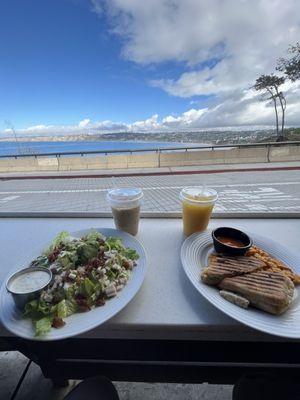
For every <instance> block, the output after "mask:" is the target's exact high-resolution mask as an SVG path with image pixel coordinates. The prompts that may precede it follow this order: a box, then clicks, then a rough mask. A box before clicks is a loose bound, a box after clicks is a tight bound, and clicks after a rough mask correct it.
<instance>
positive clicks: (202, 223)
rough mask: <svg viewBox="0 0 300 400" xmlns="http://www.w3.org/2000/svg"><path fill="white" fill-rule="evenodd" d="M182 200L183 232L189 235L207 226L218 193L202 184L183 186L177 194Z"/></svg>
mask: <svg viewBox="0 0 300 400" xmlns="http://www.w3.org/2000/svg"><path fill="white" fill-rule="evenodd" d="M179 197H180V199H181V201H182V218H183V231H184V234H185V235H187V236H189V235H191V234H192V233H194V232H201V231H204V230H205V229H206V228H207V225H208V223H209V220H210V216H211V213H212V210H213V208H214V205H215V202H216V201H217V199H218V193H217V192H216V191H215V190H214V189H210V188H206V187H204V186H191V187H185V188H183V189H182V190H181V192H180V195H179Z"/></svg>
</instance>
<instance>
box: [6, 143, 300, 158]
mask: <svg viewBox="0 0 300 400" xmlns="http://www.w3.org/2000/svg"><path fill="white" fill-rule="evenodd" d="M290 145H296V146H299V145H300V141H290V142H264V143H245V144H221V145H217V144H216V145H214V144H212V145H209V144H208V145H205V146H203V145H201V146H191V147H189V146H183V147H165V148H163V147H159V148H156V147H152V148H147V149H120V150H90V151H70V152H57V151H56V152H47V153H36V154H28V153H25V154H5V155H0V158H24V157H34V158H37V157H58V158H59V157H62V156H70V155H80V156H82V157H83V156H85V155H90V154H94V155H95V154H103V155H108V154H120V153H129V154H133V153H146V152H151V153H153V152H155V153H163V152H168V151H191V150H192V151H193V150H218V149H226V148H239V149H240V148H253V147H267V148H270V147H276V146H290Z"/></svg>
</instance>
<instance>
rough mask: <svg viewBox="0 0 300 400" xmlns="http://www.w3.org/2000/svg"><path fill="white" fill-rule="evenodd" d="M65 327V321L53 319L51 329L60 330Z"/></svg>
mask: <svg viewBox="0 0 300 400" xmlns="http://www.w3.org/2000/svg"><path fill="white" fill-rule="evenodd" d="M64 325H66V323H65V321H64V320H63V319H62V318H59V317H54V318H53V321H52V326H53V328H61V327H62V326H64Z"/></svg>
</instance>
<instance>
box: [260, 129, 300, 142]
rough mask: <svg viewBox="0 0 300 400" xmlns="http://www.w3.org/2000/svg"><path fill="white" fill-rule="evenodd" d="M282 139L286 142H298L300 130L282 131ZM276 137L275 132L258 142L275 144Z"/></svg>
mask: <svg viewBox="0 0 300 400" xmlns="http://www.w3.org/2000/svg"><path fill="white" fill-rule="evenodd" d="M284 138H285V140H286V141H289V142H290V141H300V128H288V129H285V130H284ZM276 139H277V136H276V134H275V132H274V133H273V134H272V135H270V136H269V137H268V138H265V139H264V140H260V142H276Z"/></svg>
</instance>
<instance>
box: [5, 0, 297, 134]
mask: <svg viewBox="0 0 300 400" xmlns="http://www.w3.org/2000/svg"><path fill="white" fill-rule="evenodd" d="M277 3H280V4H279V5H280V7H279V5H278V4H277V6H276V7H275V6H274V2H273V1H272V0H265V2H264V4H263V5H262V3H261V2H260V1H259V0H245V1H243V2H238V3H237V2H236V1H235V0H226V1H223V0H211V1H210V2H207V1H205V0H185V1H184V2H182V1H179V0H174V1H173V2H170V1H168V0H143V1H140V0H51V1H49V0H23V1H21V0H19V1H17V0H4V1H2V2H1V4H0V54H1V62H0V131H4V130H5V128H7V125H6V124H5V122H4V121H5V120H9V121H10V122H11V123H12V124H13V125H14V126H15V128H16V129H17V130H18V131H19V132H20V133H24V134H38V133H41V134H54V133H56V132H59V133H60V134H63V133H74V132H75V133H78V132H79V131H80V132H81V130H82V129H83V128H84V129H96V130H97V131H115V130H130V131H145V132H146V131H152V130H183V129H187V130H191V129H205V128H214V127H217V128H219V127H233V126H253V125H272V124H273V122H274V116H273V111H272V109H271V108H270V107H269V106H268V105H267V104H265V103H262V102H260V101H259V98H258V94H257V93H253V92H251V91H250V90H249V88H250V86H251V85H252V84H253V83H254V81H255V79H256V78H257V77H258V75H259V74H260V73H269V72H273V70H274V67H275V63H276V59H277V58H278V57H279V56H282V55H284V51H286V49H287V47H288V45H289V44H290V43H294V42H295V41H296V39H297V40H298V39H299V37H300V6H299V2H298V3H297V1H296V0H277ZM233 10H234V11H233ZM250 11H251V12H250ZM297 11H299V12H297ZM266 21H267V22H268V23H265V22H266ZM286 21H289V24H288V25H287V23H286ZM275 35H276V37H280V40H278V41H277V42H276V43H275V44H274V37H275ZM285 89H286V90H287V92H288V94H289V100H288V104H290V105H291V106H290V107H289V108H288V113H287V117H288V118H287V121H288V122H290V124H297V123H298V122H300V121H299V116H298V113H297V112H296V110H297V109H298V103H297V101H298V100H297V99H299V85H298V83H296V84H294V85H287V86H286V88H285Z"/></svg>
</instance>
